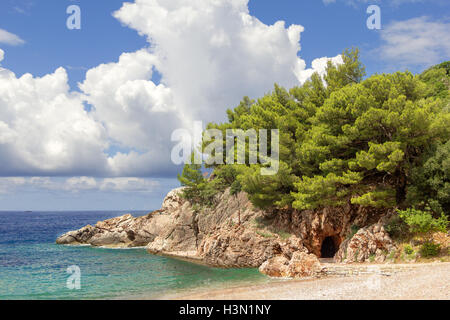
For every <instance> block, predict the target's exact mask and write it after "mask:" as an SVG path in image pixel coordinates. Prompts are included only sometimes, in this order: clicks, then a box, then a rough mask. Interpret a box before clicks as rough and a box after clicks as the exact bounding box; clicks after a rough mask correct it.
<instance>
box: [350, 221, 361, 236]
mask: <svg viewBox="0 0 450 320" xmlns="http://www.w3.org/2000/svg"><path fill="white" fill-rule="evenodd" d="M359 229H360V228H359V227H358V226H357V225H356V224H354V225H352V226H351V227H350V232H349V234H348V236H347V238H348V239H351V238H353V236H354V235H355V234H356V233H357V232H358V230H359Z"/></svg>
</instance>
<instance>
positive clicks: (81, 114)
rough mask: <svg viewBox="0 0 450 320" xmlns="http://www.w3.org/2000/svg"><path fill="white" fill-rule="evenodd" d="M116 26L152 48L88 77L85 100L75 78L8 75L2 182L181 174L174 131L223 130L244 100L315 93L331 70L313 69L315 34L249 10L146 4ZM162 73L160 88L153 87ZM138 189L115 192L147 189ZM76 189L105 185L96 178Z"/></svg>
mask: <svg viewBox="0 0 450 320" xmlns="http://www.w3.org/2000/svg"><path fill="white" fill-rule="evenodd" d="M114 16H115V17H116V18H117V19H118V20H119V21H121V22H122V23H123V24H124V25H126V26H129V27H130V28H133V29H135V30H136V31H137V32H138V33H139V34H141V35H144V36H146V37H147V38H148V42H149V47H148V48H143V49H141V50H138V51H136V52H131V53H123V54H122V55H121V56H120V57H118V60H117V61H116V62H112V63H106V64H101V65H99V66H97V67H95V68H92V69H90V70H88V71H87V72H86V78H85V80H84V81H83V82H82V83H80V84H79V88H80V91H81V92H78V93H76V92H71V91H70V90H69V86H68V84H67V82H68V79H67V73H66V71H65V69H63V68H59V69H58V70H56V71H55V72H54V73H53V74H49V75H46V76H44V77H42V78H37V77H33V76H32V75H30V74H26V75H24V76H22V77H20V78H17V77H16V76H15V75H14V73H12V72H11V71H9V70H6V69H2V68H0V158H1V159H2V166H1V167H0V175H2V176H19V175H25V176H55V175H59V176H94V177H99V176H102V177H130V176H136V177H150V176H152V177H156V176H161V175H162V176H168V175H171V176H173V174H174V167H173V165H172V164H171V162H170V150H171V148H172V142H171V141H170V136H171V133H172V131H173V130H175V129H177V128H182V127H184V128H188V129H189V128H190V127H192V123H193V122H194V121H203V122H204V124H206V123H207V122H208V121H223V120H225V110H226V109H227V108H232V107H234V106H236V105H238V103H239V101H240V100H241V99H242V97H243V96H246V95H247V96H250V97H259V96H261V95H263V94H264V93H266V92H268V91H270V90H271V89H272V88H273V84H274V83H275V82H276V83H278V84H280V85H283V86H286V87H292V86H294V85H298V84H300V83H303V82H304V81H305V80H306V79H308V78H309V77H310V76H311V75H312V73H313V72H315V71H317V72H319V73H321V74H323V73H324V71H325V67H326V64H327V61H328V60H330V59H329V58H319V59H316V60H314V61H313V63H312V67H311V68H309V69H308V68H307V67H306V63H305V61H304V60H302V59H301V58H300V57H299V56H298V54H299V52H300V49H301V47H300V40H301V33H302V32H303V31H304V28H303V27H302V26H300V25H291V26H289V27H287V26H286V25H285V23H284V22H282V21H279V22H276V23H275V24H273V25H266V24H264V23H262V22H261V21H259V20H258V19H257V18H255V17H253V16H251V15H250V13H249V10H248V0H232V1H230V0H211V1H204V0H201V1H200V0H196V1H191V0H171V1H164V2H163V1H156V0H136V1H135V2H134V3H125V4H124V5H123V7H122V8H121V9H120V10H118V11H117V12H115V13H114ZM331 61H333V62H334V63H340V62H341V61H342V60H341V57H340V56H337V57H334V58H332V59H331ZM155 71H158V72H159V73H160V74H161V82H160V83H154V82H153V81H152V80H151V79H152V78H153V73H154V72H155ZM85 103H88V104H89V105H91V106H92V110H91V111H86V110H85ZM112 145H114V146H118V150H119V151H117V152H115V153H114V152H112V151H111V146H112ZM127 181H128V182H127V183H125V182H124V181H121V180H114V181H112V182H111V181H107V182H104V183H105V184H104V187H103V188H107V189H108V190H113V189H117V190H120V188H121V186H124V185H139V183H138V182H139V181H137V182H136V181H134V182H133V181H132V180H127ZM94 182H95V184H94ZM67 183H68V184H69V185H70V184H72V185H75V186H79V188H80V189H83V188H94V187H95V188H97V187H98V186H99V184H98V181H96V180H95V181H94V180H93V178H82V179H81V178H76V179H74V180H70V181H68V182H67Z"/></svg>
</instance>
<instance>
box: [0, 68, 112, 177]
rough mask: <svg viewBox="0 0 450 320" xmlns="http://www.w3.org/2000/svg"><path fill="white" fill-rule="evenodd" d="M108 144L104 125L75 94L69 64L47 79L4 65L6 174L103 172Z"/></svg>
mask: <svg viewBox="0 0 450 320" xmlns="http://www.w3.org/2000/svg"><path fill="white" fill-rule="evenodd" d="M105 147H107V143H106V135H105V131H104V128H103V126H102V125H101V123H100V122H98V121H95V120H94V119H93V117H92V116H91V115H90V114H88V113H87V112H86V111H85V110H84V105H83V98H82V96H81V95H80V94H77V93H73V92H69V86H68V84H67V73H66V71H65V70H64V69H63V68H59V69H57V70H56V71H55V72H54V73H53V74H48V75H46V76H44V77H42V78H37V77H33V76H32V75H31V74H25V75H23V76H22V77H20V78H17V77H16V75H15V74H14V73H12V72H10V71H8V70H6V69H3V68H0V158H1V159H2V166H0V175H3V176H7V175H10V176H11V175H73V174H74V173H77V172H80V173H81V172H83V173H87V174H98V173H102V171H104V168H105V167H106V164H107V158H106V156H105V154H104V153H103V150H104V149H105Z"/></svg>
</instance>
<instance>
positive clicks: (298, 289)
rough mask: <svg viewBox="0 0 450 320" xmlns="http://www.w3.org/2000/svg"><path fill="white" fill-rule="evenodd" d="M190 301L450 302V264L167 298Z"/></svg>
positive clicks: (441, 263) (443, 263)
mask: <svg viewBox="0 0 450 320" xmlns="http://www.w3.org/2000/svg"><path fill="white" fill-rule="evenodd" d="M164 298H165V299H187V300H227V299H233V300H247V299H249V300H278V299H279V300H323V299H325V300H360V299H361V300H385V299H388V300H391V299H406V300H417V299H426V300H448V299H450V263H447V262H440V263H432V264H420V265H414V266H413V269H412V270H408V271H399V272H398V273H395V272H394V273H392V274H390V275H385V274H381V275H380V274H372V275H369V274H367V275H358V276H346V277H326V278H321V279H309V280H286V281H276V282H272V283H266V284H259V285H254V286H245V287H235V288H228V289H217V290H209V291H204V292H198V291H197V292H192V293H187V292H184V293H183V294H180V295H177V296H173V297H164Z"/></svg>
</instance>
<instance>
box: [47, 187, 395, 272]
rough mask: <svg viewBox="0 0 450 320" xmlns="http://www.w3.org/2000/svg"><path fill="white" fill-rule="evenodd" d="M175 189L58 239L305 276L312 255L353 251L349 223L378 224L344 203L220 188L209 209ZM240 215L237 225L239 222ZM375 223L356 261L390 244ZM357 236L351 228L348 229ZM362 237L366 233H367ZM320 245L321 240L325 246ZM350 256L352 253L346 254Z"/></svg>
mask: <svg viewBox="0 0 450 320" xmlns="http://www.w3.org/2000/svg"><path fill="white" fill-rule="evenodd" d="M181 190H182V189H181V188H179V189H175V190H172V191H171V192H169V194H168V195H167V196H166V197H165V199H164V201H163V204H162V207H161V209H160V210H157V211H154V212H151V213H149V214H147V215H145V216H142V217H133V216H131V215H130V214H127V215H124V216H121V217H118V218H113V219H109V220H105V221H100V222H98V223H97V224H96V225H95V226H90V225H88V226H85V227H83V228H81V229H79V230H76V231H70V232H67V233H65V234H63V235H62V236H60V237H59V238H58V239H57V240H56V243H58V244H90V245H92V246H106V247H142V246H145V247H146V248H147V250H148V251H149V252H150V253H152V254H159V255H166V256H172V257H176V258H181V259H189V260H194V261H197V262H200V263H204V264H207V265H211V266H217V267H260V266H261V269H260V270H261V271H262V272H264V273H266V274H269V275H272V276H291V277H295V276H305V275H307V276H311V275H316V274H319V273H320V272H321V271H322V270H321V268H320V263H319V262H318V258H319V257H321V256H324V255H329V257H332V256H333V255H334V254H335V253H336V252H338V251H339V252H338V253H339V254H338V255H336V258H337V259H339V261H343V260H346V259H347V260H348V258H347V257H345V256H346V254H344V252H347V251H350V252H353V251H351V250H355V249H354V247H355V241H357V240H355V241H353V238H352V241H353V242H351V241H349V240H346V236H347V234H348V232H349V229H350V226H351V225H352V224H355V223H358V224H359V225H370V224H372V225H380V224H377V222H378V221H377V217H378V215H377V213H376V212H367V211H361V210H355V209H354V208H352V207H351V206H348V207H344V208H338V209H333V210H332V209H323V210H319V211H317V210H316V211H302V212H298V211H295V210H280V211H278V212H267V211H262V210H258V209H256V208H255V207H254V206H253V205H252V204H251V203H250V201H249V200H248V198H247V196H246V194H245V193H244V192H241V193H239V194H237V195H230V193H229V192H228V191H225V192H224V193H223V194H221V195H219V196H218V198H217V199H216V203H217V204H216V205H215V206H214V208H204V209H202V210H195V209H194V208H193V207H192V206H191V204H190V203H189V202H188V201H186V200H184V199H183V198H182V197H181V196H180V192H181ZM239 220H240V224H239ZM381 228H382V227H381V226H380V227H377V228H376V230H375V231H377V232H376V235H374V236H372V235H373V231H374V230H373V229H374V228H373V227H372V229H368V230H366V229H364V234H363V235H362V232H358V234H357V235H358V237H359V238H358V239H359V240H358V241H360V242H358V243H362V242H361V241H362V240H361V237H363V238H364V237H365V238H364V239H366V238H368V239H371V240H370V241H371V242H370V246H367V245H366V244H365V243H363V244H362V245H361V246H362V247H363V248H362V250H360V251H358V254H359V256H358V257H357V261H360V262H361V261H364V260H366V259H367V258H368V257H369V255H377V257H378V260H379V261H382V260H383V258H382V256H383V255H384V254H385V253H386V252H387V251H389V250H390V249H392V246H393V243H392V241H391V240H390V239H389V238H388V236H387V233H385V232H384V231H383V230H381ZM355 236H356V235H355ZM367 241H369V240H367ZM324 246H327V247H326V248H324ZM350 260H351V259H350Z"/></svg>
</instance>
